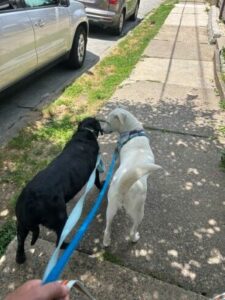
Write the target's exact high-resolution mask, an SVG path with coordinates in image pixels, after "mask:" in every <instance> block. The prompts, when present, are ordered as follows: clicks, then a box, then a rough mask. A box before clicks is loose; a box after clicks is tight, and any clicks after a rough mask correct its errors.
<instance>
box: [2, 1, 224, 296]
mask: <svg viewBox="0 0 225 300" xmlns="http://www.w3.org/2000/svg"><path fill="white" fill-rule="evenodd" d="M207 18H208V16H207V13H206V9H205V5H204V3H200V2H199V3H197V2H189V3H188V2H185V3H179V4H177V5H176V7H175V8H174V9H173V11H172V12H171V13H170V15H169V16H168V18H167V20H166V22H165V24H164V25H163V26H162V28H161V30H160V32H159V34H158V35H157V36H156V37H155V38H154V39H153V40H152V41H151V43H150V44H149V46H148V47H147V49H146V50H145V52H144V54H143V56H142V59H141V60H140V62H139V63H138V64H137V66H136V67H135V69H134V70H133V72H132V74H131V76H130V77H129V79H128V80H126V81H125V82H124V83H123V84H122V86H121V87H120V88H119V89H118V90H117V92H116V93H115V95H114V96H113V97H112V99H111V100H110V101H109V102H108V104H107V105H106V106H105V107H104V109H103V110H102V112H101V115H103V116H105V115H106V114H108V112H109V111H110V110H111V109H112V108H114V107H115V106H116V105H117V104H118V103H121V104H123V105H125V106H126V107H127V109H128V110H130V111H131V112H133V113H134V114H135V115H136V116H137V117H138V118H139V119H140V120H141V121H142V122H143V124H144V126H145V128H146V132H147V134H148V135H149V137H150V141H151V146H152V148H153V151H154V153H155V156H156V162H157V163H158V164H160V165H161V166H163V168H164V169H165V172H164V173H155V174H154V175H152V176H151V178H149V184H148V185H149V186H148V188H149V191H148V199H147V203H146V210H145V217H144V220H143V223H142V224H141V226H140V234H141V239H140V241H139V242H138V243H137V244H136V245H133V244H130V243H129V241H127V235H128V232H129V227H130V221H129V219H128V218H127V217H126V216H125V214H124V213H123V212H120V214H119V215H118V216H117V217H116V218H115V220H114V224H113V234H112V246H111V247H110V248H109V249H108V250H107V257H108V260H109V261H108V262H102V261H101V257H102V253H103V249H102V237H103V230H104V226H105V209H106V202H105V203H104V205H103V206H102V207H101V210H100V213H99V215H98V216H97V218H96V219H95V221H94V222H93V224H92V226H91V228H90V230H89V231H88V233H87V235H86V236H85V239H84V240H83V241H82V243H81V245H80V249H79V251H80V252H83V253H77V254H76V255H74V258H73V259H72V261H71V262H70V264H69V267H68V268H67V271H66V272H65V274H64V276H63V278H68V279H69V278H79V279H81V280H82V281H84V283H85V284H86V286H87V287H89V288H90V290H91V291H92V292H93V294H94V295H95V296H96V298H97V299H126V300H130V299H135V300H136V299H141V300H145V299H148V300H153V299H156V300H162V299H166V300H172V299H174V300H181V299H182V300H184V299H188V300H189V299H190V300H191V299H196V300H197V299H199V300H200V299H206V298H205V297H204V296H206V297H208V298H210V297H212V296H213V295H214V294H216V293H220V292H222V291H225V279H224V278H225V276H224V275H225V226H224V224H225V223H224V210H225V174H224V173H223V172H221V171H220V169H219V161H220V149H221V147H222V144H221V143H220V142H219V140H218V139H217V128H218V127H219V126H220V125H221V124H222V123H223V124H224V120H225V116H224V114H222V113H221V111H220V109H219V105H218V103H219V99H218V97H217V96H216V94H215V83H214V74H213V50H214V48H213V47H212V46H210V45H209V44H208V38H207ZM115 142H116V137H115V136H114V137H113V138H112V136H105V137H103V139H102V141H101V147H102V153H103V157H104V160H105V162H106V163H109V162H110V159H111V154H112V152H113V149H114V147H115ZM95 196H96V192H93V193H92V195H90V197H89V199H88V202H87V205H86V208H85V210H86V212H87V211H88V210H89V209H90V207H91V205H92V201H93V198H94V197H95ZM69 206H70V208H71V207H72V206H73V203H70V204H69ZM84 215H85V213H84ZM42 239H43V240H39V241H38V242H37V245H36V247H35V248H32V249H33V250H32V249H31V250H32V251H30V252H29V251H28V256H29V257H28V261H27V263H26V264H25V265H23V266H19V267H18V266H16V265H15V263H14V253H15V245H16V244H15V241H13V242H12V243H11V245H10V246H9V249H8V251H7V253H6V256H5V257H3V259H2V261H1V262H0V270H1V272H2V274H3V276H1V278H0V287H1V290H0V295H1V296H0V298H1V299H2V298H3V296H4V295H5V293H6V292H7V291H8V290H10V289H12V288H14V286H17V285H19V284H20V283H22V282H24V281H25V280H26V279H27V278H33V277H40V276H41V275H42V274H43V270H44V266H45V265H46V263H47V261H48V258H49V256H50V253H51V251H52V247H53V244H51V243H50V242H51V241H52V240H55V237H54V236H53V235H52V234H51V233H49V232H46V231H43V232H42ZM27 247H28V248H29V246H28V245H27ZM28 248H27V249H28ZM202 295H203V296H202ZM72 299H83V298H82V297H80V296H79V297H78V298H76V294H73V296H72Z"/></svg>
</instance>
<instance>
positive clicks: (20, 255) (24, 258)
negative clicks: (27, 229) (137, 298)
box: [16, 253, 26, 265]
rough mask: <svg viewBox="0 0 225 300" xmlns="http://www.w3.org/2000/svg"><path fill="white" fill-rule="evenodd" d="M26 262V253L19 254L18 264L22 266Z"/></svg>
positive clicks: (17, 256)
mask: <svg viewBox="0 0 225 300" xmlns="http://www.w3.org/2000/svg"><path fill="white" fill-rule="evenodd" d="M25 261H26V255H25V253H22V254H17V255H16V262H17V264H19V265H21V264H23V263H24V262H25Z"/></svg>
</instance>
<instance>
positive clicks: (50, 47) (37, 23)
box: [24, 0, 70, 66]
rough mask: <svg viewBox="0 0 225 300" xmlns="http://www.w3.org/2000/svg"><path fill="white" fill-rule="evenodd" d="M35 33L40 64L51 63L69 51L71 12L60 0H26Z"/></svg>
mask: <svg viewBox="0 0 225 300" xmlns="http://www.w3.org/2000/svg"><path fill="white" fill-rule="evenodd" d="M24 2H25V5H26V8H27V13H28V15H29V17H30V20H31V22H32V24H33V28H34V33H35V43H36V51H37V56H38V66H42V65H43V64H46V63H49V62H51V61H52V60H54V59H56V58H57V57H59V56H61V55H62V54H64V53H66V52H67V51H68V47H69V45H68V43H69V34H70V32H69V29H70V22H69V13H68V9H67V7H64V6H60V4H59V0H25V1H24Z"/></svg>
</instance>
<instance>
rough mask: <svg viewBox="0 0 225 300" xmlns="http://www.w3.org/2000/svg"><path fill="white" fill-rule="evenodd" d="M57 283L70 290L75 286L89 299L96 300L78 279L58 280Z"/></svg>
mask: <svg viewBox="0 0 225 300" xmlns="http://www.w3.org/2000/svg"><path fill="white" fill-rule="evenodd" d="M59 283H60V284H61V285H65V286H67V287H68V289H70V290H71V288H72V287H75V288H76V289H77V290H79V291H80V292H82V293H83V294H84V295H86V296H87V297H88V298H89V299H90V300H96V299H95V298H94V297H93V296H92V294H91V293H90V292H89V291H88V289H87V288H86V287H85V286H84V285H83V284H82V283H81V282H80V281H79V280H70V281H68V280H60V281H59Z"/></svg>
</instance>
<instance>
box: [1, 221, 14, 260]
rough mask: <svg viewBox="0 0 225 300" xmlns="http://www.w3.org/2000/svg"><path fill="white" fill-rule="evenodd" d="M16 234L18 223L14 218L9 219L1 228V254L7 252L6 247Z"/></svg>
mask: <svg viewBox="0 0 225 300" xmlns="http://www.w3.org/2000/svg"><path fill="white" fill-rule="evenodd" d="M15 235H16V224H15V222H14V221H12V220H8V221H7V222H6V223H5V224H4V225H3V226H2V227H1V228H0V256H2V255H3V254H4V252H5V249H6V247H7V246H8V244H9V243H10V241H11V240H12V239H13V238H14V236H15Z"/></svg>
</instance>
